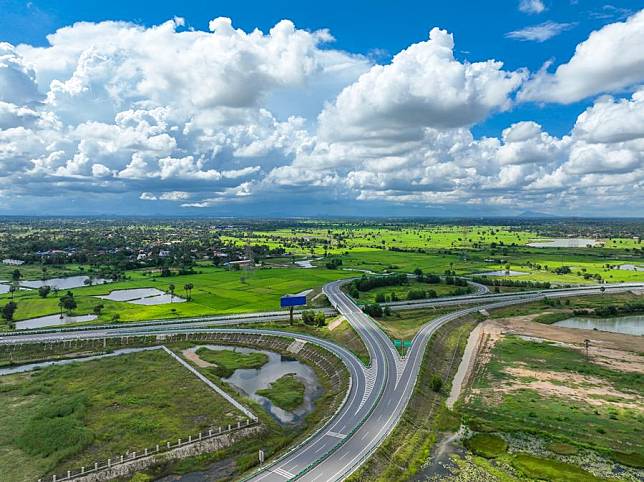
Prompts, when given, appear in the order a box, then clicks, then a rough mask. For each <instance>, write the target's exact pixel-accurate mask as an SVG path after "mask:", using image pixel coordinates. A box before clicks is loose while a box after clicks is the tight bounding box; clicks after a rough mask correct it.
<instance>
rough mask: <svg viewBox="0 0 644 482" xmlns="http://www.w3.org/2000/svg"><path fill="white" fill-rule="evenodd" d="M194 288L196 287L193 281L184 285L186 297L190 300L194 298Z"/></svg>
mask: <svg viewBox="0 0 644 482" xmlns="http://www.w3.org/2000/svg"><path fill="white" fill-rule="evenodd" d="M192 288H194V285H193V284H192V283H186V284H185V285H183V289H184V290H185V292H186V299H187V300H188V301H190V300H191V299H192Z"/></svg>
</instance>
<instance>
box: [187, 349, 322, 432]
mask: <svg viewBox="0 0 644 482" xmlns="http://www.w3.org/2000/svg"><path fill="white" fill-rule="evenodd" d="M199 348H208V349H210V350H234V351H238V352H241V353H264V354H266V355H267V356H268V362H267V363H266V364H265V365H264V366H262V367H261V368H240V369H238V370H235V372H234V373H233V374H232V375H231V376H230V377H228V378H222V380H223V381H225V382H226V383H228V384H230V385H231V386H232V387H233V388H234V389H235V390H237V391H238V392H239V393H242V394H243V395H246V396H247V397H248V398H250V399H251V400H254V401H255V402H257V403H259V404H260V405H261V406H262V407H263V408H264V409H265V410H266V411H268V412H269V413H270V414H271V415H272V416H273V418H275V419H276V420H277V421H278V422H279V423H280V424H283V425H284V424H292V423H298V422H299V421H300V420H302V418H303V417H305V416H306V415H308V414H309V413H310V412H311V411H312V410H313V408H314V402H315V400H316V399H317V398H318V397H320V395H322V387H321V386H320V383H319V381H318V378H317V376H316V374H315V372H314V371H313V369H312V368H310V367H308V366H306V365H305V364H304V363H302V362H300V361H297V360H292V359H287V358H286V357H283V356H282V355H280V354H279V353H275V352H272V351H264V350H256V349H252V348H244V347H233V346H224V345H199V346H195V347H192V348H190V351H192V352H196V351H197V350H198V349H199ZM289 373H294V374H295V375H296V376H297V377H298V378H299V379H300V380H301V381H302V382H303V383H304V385H305V389H304V402H303V403H302V405H301V406H300V407H298V408H297V409H295V410H294V411H292V412H288V411H286V410H282V409H281V408H279V407H277V406H275V405H273V402H271V401H270V400H269V399H268V398H265V397H262V396H261V395H257V393H256V392H257V390H261V389H263V388H268V387H269V385H270V384H271V383H272V382H274V381H275V380H277V379H278V378H281V377H282V376H284V375H287V374H289Z"/></svg>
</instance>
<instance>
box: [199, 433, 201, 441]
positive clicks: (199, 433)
mask: <svg viewBox="0 0 644 482" xmlns="http://www.w3.org/2000/svg"><path fill="white" fill-rule="evenodd" d="M199 440H201V432H199Z"/></svg>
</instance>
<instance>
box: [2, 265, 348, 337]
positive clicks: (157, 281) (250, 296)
mask: <svg viewBox="0 0 644 482" xmlns="http://www.w3.org/2000/svg"><path fill="white" fill-rule="evenodd" d="M197 271H198V272H197V273H196V274H191V275H185V276H173V277H168V278H161V277H157V276H155V275H154V273H148V272H145V271H132V272H128V276H129V278H130V279H128V280H127V281H119V282H117V283H109V284H101V285H95V286H89V287H82V288H75V289H73V290H71V291H72V292H73V293H74V296H75V299H76V302H77V304H78V308H76V309H75V310H74V311H73V313H74V314H91V313H92V310H93V308H94V307H95V306H96V305H98V304H102V305H103V306H104V309H103V311H102V313H101V315H100V317H99V321H105V322H107V321H110V320H111V319H112V316H113V315H115V314H118V315H119V316H120V321H141V320H149V319H163V318H181V317H192V316H203V315H213V314H227V313H248V312H253V311H275V310H279V309H280V307H279V298H280V296H282V295H285V294H288V293H299V292H301V291H303V290H305V289H311V288H319V287H321V286H322V285H323V284H325V283H328V282H329V281H333V280H336V279H338V278H343V277H349V276H351V273H350V272H345V271H334V270H327V269H301V268H288V269H260V270H255V271H248V272H246V271H227V270H224V269H220V268H214V267H199V268H198V270H197ZM186 283H192V284H193V285H194V289H193V290H192V301H190V302H187V303H169V304H164V305H156V306H143V305H134V304H130V303H125V302H116V301H109V300H103V299H99V298H96V297H95V296H96V295H106V294H109V293H110V292H111V291H113V290H121V289H129V288H157V289H159V290H162V291H166V292H167V291H168V286H169V285H170V284H174V285H175V286H176V294H177V295H178V296H182V295H183V294H184V293H183V286H184V285H185V284H186ZM62 294H63V293H62V292H61V293H59V296H60V295H62ZM9 299H10V296H9V295H8V294H6V295H0V304H3V303H5V302H7V301H9ZM15 302H16V303H17V304H18V309H17V311H16V313H15V317H14V318H15V320H16V321H18V320H24V319H28V318H33V317H37V316H43V315H49V314H55V313H58V312H59V307H58V297H56V296H54V295H53V293H52V294H50V295H49V296H48V297H47V298H40V297H39V296H38V293H37V292H36V291H20V292H18V293H16V295H15ZM1 326H2V325H0V327H1Z"/></svg>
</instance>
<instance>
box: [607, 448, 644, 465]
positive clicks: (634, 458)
mask: <svg viewBox="0 0 644 482" xmlns="http://www.w3.org/2000/svg"><path fill="white" fill-rule="evenodd" d="M611 458H612V459H613V460H614V461H615V462H619V463H620V464H624V465H628V466H629V467H635V468H638V469H640V468H644V455H642V454H641V453H635V452H630V453H625V452H613V453H612V454H611Z"/></svg>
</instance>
